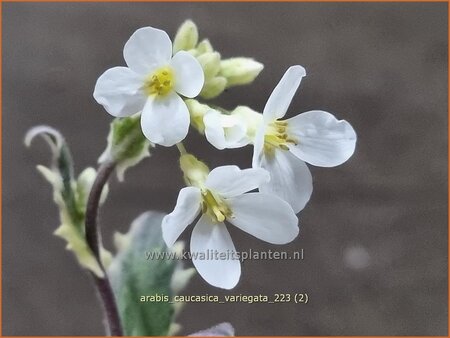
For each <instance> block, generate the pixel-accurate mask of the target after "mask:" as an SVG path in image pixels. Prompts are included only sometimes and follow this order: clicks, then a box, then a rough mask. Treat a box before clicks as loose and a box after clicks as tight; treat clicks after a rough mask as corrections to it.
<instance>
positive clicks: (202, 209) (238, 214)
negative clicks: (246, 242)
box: [94, 21, 356, 289]
mask: <svg viewBox="0 0 450 338" xmlns="http://www.w3.org/2000/svg"><path fill="white" fill-rule="evenodd" d="M123 55H124V59H125V62H126V64H127V67H114V68H111V69H109V70H107V71H106V72H104V73H103V74H102V75H101V76H100V77H99V79H98V81H97V84H96V86H95V90H94V98H95V99H96V100H97V102H98V103H100V104H101V105H103V106H104V108H105V109H106V111H107V112H108V113H110V114H111V115H113V116H115V117H118V118H123V117H127V116H132V115H136V114H140V125H141V129H142V133H143V134H144V135H145V137H146V138H147V139H148V140H149V141H150V142H151V143H153V144H156V145H161V146H165V147H169V146H173V145H177V146H178V148H179V150H180V167H181V169H182V171H183V175H184V180H185V182H186V185H187V187H185V188H183V189H181V191H180V193H179V195H178V200H177V203H176V206H175V209H174V210H173V211H172V212H171V213H170V214H169V215H167V216H165V217H164V219H163V221H162V232H163V238H164V240H165V242H166V243H167V245H168V246H172V245H174V243H175V241H176V240H177V238H178V237H179V236H180V235H181V233H182V232H183V231H184V230H185V229H186V227H187V226H188V225H190V224H191V223H193V222H194V221H195V220H196V219H198V221H197V222H196V225H195V227H194V229H193V231H192V235H191V244H190V250H191V251H192V252H197V253H199V252H206V251H207V250H216V251H219V252H229V251H235V247H234V244H233V242H232V240H231V237H230V234H229V232H228V230H227V226H226V223H229V224H232V225H234V226H236V227H238V228H239V229H241V230H243V231H245V232H247V233H249V234H251V235H253V236H255V237H257V238H259V239H261V240H263V241H266V242H269V243H272V244H285V243H288V242H291V241H292V240H294V239H295V238H296V237H297V235H298V233H299V226H298V219H297V216H296V214H297V213H299V212H300V211H301V210H302V209H303V208H304V207H305V205H306V203H307V202H308V201H309V199H310V196H311V194H312V189H313V188H312V176H311V173H310V171H309V169H308V166H307V165H306V163H309V164H311V165H313V166H321V167H333V166H337V165H339V164H342V163H343V162H345V161H346V160H347V159H349V158H350V156H352V154H353V152H354V150H355V144H356V134H355V131H354V130H353V128H352V126H351V125H350V124H349V123H348V122H347V121H345V120H338V119H337V118H336V117H335V116H333V115H332V114H330V113H328V112H325V111H321V110H313V111H308V112H305V113H302V114H299V115H296V116H294V117H292V118H288V119H283V118H284V116H285V115H286V112H287V110H288V108H289V105H290V103H291V101H292V99H293V97H294V95H295V93H296V91H297V89H298V87H299V86H300V82H301V81H302V79H303V77H305V75H306V71H305V69H304V68H303V67H302V66H298V65H296V66H292V67H290V68H289V69H288V70H287V71H286V73H285V74H284V75H283V77H282V78H281V80H280V82H279V83H278V85H277V86H276V87H275V89H274V90H273V92H272V94H271V95H270V97H269V99H268V100H267V103H266V106H265V108H264V110H263V112H262V113H259V112H256V111H254V110H253V109H251V108H249V107H247V106H238V107H236V108H235V109H233V110H226V109H223V108H220V107H217V106H212V105H211V106H210V105H209V104H208V103H206V102H205V101H203V100H206V99H211V98H214V97H216V96H218V95H220V94H221V93H222V92H223V91H224V89H226V88H229V87H232V86H236V85H245V84H249V83H251V82H252V81H253V80H254V79H255V78H256V77H257V76H258V74H259V73H260V72H261V70H262V69H263V66H262V64H260V63H259V62H257V61H255V60H253V59H251V58H244V57H237V58H230V59H226V60H222V59H221V55H220V53H219V52H217V51H215V50H214V49H213V48H212V46H211V44H210V42H209V41H208V40H202V41H200V42H198V31H197V27H196V26H195V24H194V23H193V22H192V21H187V22H185V23H184V24H183V25H182V26H181V28H180V29H179V31H178V33H177V35H176V37H175V39H174V44H172V42H171V40H170V38H169V36H168V35H167V34H166V33H165V32H164V31H162V30H159V29H156V28H152V27H145V28H140V29H138V30H137V31H136V32H135V33H134V34H133V35H132V36H131V37H130V39H129V40H128V41H127V42H126V44H125V47H124V51H123ZM190 125H191V126H192V127H193V128H194V129H196V130H197V131H198V132H199V133H201V134H204V135H205V137H206V139H207V140H208V141H209V142H210V143H211V144H212V145H213V146H214V147H215V148H217V149H219V150H221V149H226V148H239V147H244V146H247V145H253V149H254V151H253V159H252V161H251V162H252V168H248V169H240V168H238V167H237V166H234V165H228V166H222V167H218V168H215V169H213V170H211V171H210V170H209V168H208V167H207V166H206V164H205V163H203V162H201V161H199V160H198V159H197V158H196V157H195V156H194V155H192V154H190V153H188V152H186V150H185V148H184V146H183V145H182V144H181V142H182V141H183V140H184V138H185V137H186V136H187V134H188V131H189V126H190ZM249 160H250V159H249ZM249 162H250V161H249ZM199 216H200V217H199ZM192 257H193V264H194V266H195V267H196V269H197V271H198V272H199V273H200V275H201V276H202V277H203V278H204V279H205V280H206V281H207V282H208V283H210V284H211V285H214V286H217V287H220V288H225V289H231V288H233V287H234V286H235V285H236V284H237V283H238V281H239V278H240V274H241V267H240V263H239V261H238V260H233V259H227V260H200V259H196V258H195V257H196V255H192Z"/></svg>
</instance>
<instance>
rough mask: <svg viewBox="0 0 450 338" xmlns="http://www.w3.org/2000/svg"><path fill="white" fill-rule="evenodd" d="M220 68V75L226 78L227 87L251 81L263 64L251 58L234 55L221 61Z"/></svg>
mask: <svg viewBox="0 0 450 338" xmlns="http://www.w3.org/2000/svg"><path fill="white" fill-rule="evenodd" d="M220 68H221V69H220V75H222V76H223V77H225V78H226V79H227V88H229V87H233V86H240V85H245V84H249V83H251V82H253V80H254V79H255V78H256V77H257V76H258V75H259V73H260V72H261V71H262V70H263V68H264V65H263V64H262V63H260V62H257V61H255V60H253V59H251V58H245V57H236V58H230V59H227V60H223V61H221V63H220Z"/></svg>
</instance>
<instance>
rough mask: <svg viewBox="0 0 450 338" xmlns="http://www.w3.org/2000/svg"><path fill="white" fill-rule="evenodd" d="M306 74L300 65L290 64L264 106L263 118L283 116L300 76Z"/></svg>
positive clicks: (271, 119) (298, 84)
mask: <svg viewBox="0 0 450 338" xmlns="http://www.w3.org/2000/svg"><path fill="white" fill-rule="evenodd" d="M305 75H306V71H305V68H303V67H302V66H292V67H290V68H289V69H288V70H287V71H286V73H284V75H283V77H282V78H281V80H280V82H279V83H278V84H277V86H276V87H275V89H274V90H273V92H272V94H270V97H269V100H268V101H267V103H266V106H265V107H264V112H263V115H264V120H265V121H273V120H276V119H279V118H281V117H283V116H284V115H285V114H286V112H287V110H288V108H289V105H290V104H291V101H292V98H293V97H294V95H295V92H296V91H297V88H298V86H300V82H301V81H302V78H303V77H304V76H305Z"/></svg>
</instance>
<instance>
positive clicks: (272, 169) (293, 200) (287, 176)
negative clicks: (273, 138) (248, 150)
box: [259, 149, 313, 213]
mask: <svg viewBox="0 0 450 338" xmlns="http://www.w3.org/2000/svg"><path fill="white" fill-rule="evenodd" d="M261 167H262V168H264V169H267V170H268V171H269V173H270V181H269V182H268V183H265V184H262V185H261V187H260V188H259V191H261V192H264V193H269V194H274V195H276V196H278V197H280V198H282V199H283V200H285V201H286V202H288V203H289V204H290V205H291V207H292V209H294V211H295V213H298V212H300V211H301V210H302V209H303V208H304V207H305V205H306V203H307V202H308V201H309V198H310V197H311V194H312V190H313V186H312V176H311V172H310V171H309V169H308V167H307V166H306V164H305V162H303V161H302V160H299V159H298V158H296V157H295V156H294V155H292V154H291V153H290V152H289V151H287V150H279V149H277V150H275V153H274V154H273V155H272V156H263V158H262V162H261Z"/></svg>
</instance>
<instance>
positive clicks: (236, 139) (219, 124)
mask: <svg viewBox="0 0 450 338" xmlns="http://www.w3.org/2000/svg"><path fill="white" fill-rule="evenodd" d="M203 123H204V125H205V136H206V139H207V140H208V141H209V143H211V144H212V145H213V146H214V147H216V148H217V149H220V150H222V149H225V148H227V149H232V148H240V147H244V146H246V145H248V144H249V143H251V142H252V141H253V139H254V138H255V135H256V131H257V130H258V129H259V127H260V125H261V123H262V115H261V114H260V113H258V112H256V111H254V110H252V109H250V108H249V107H245V106H238V107H236V108H235V109H234V110H233V111H232V112H231V113H230V114H222V113H221V112H219V111H217V110H215V109H211V110H209V111H208V112H207V113H206V114H205V116H204V117H203Z"/></svg>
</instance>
